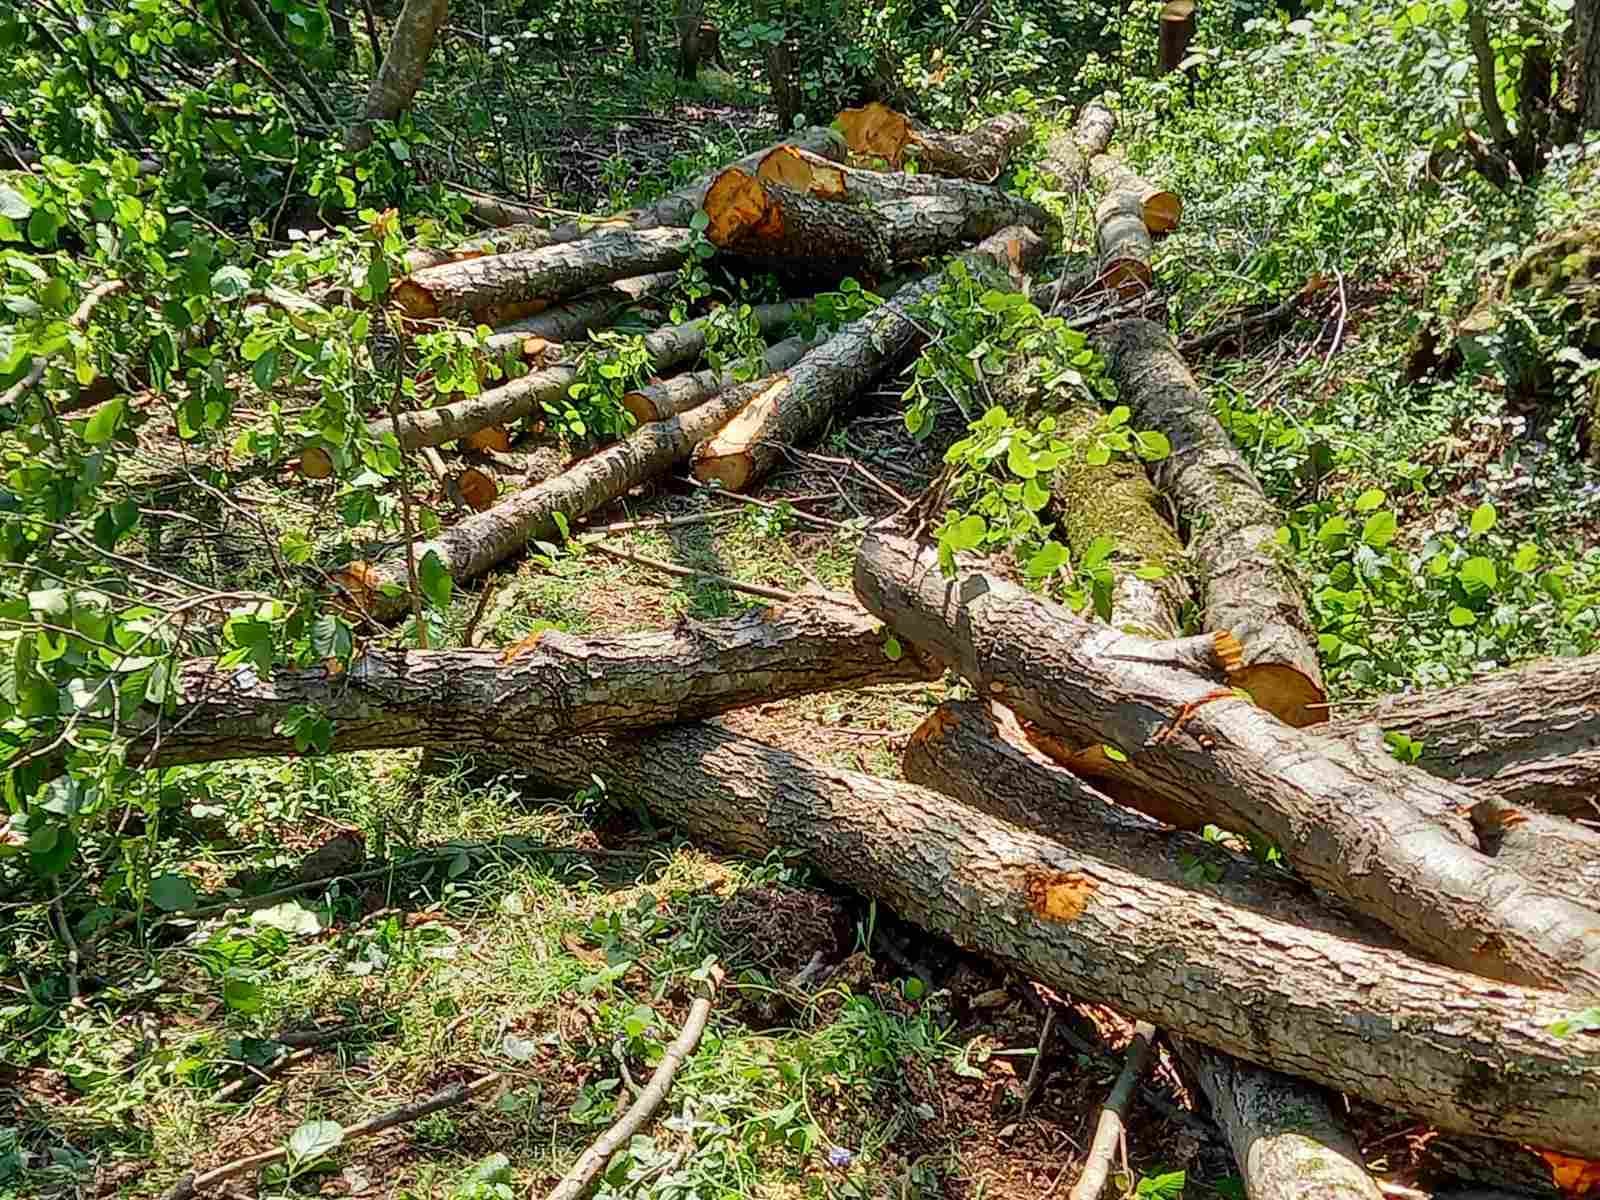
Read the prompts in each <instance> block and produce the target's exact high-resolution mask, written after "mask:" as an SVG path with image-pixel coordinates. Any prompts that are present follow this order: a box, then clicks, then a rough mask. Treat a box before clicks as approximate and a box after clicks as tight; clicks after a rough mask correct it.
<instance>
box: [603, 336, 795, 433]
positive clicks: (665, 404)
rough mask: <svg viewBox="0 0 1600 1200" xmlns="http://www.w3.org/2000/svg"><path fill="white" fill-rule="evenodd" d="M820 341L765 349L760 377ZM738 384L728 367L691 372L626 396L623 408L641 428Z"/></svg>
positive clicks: (790, 340) (790, 341)
mask: <svg viewBox="0 0 1600 1200" xmlns="http://www.w3.org/2000/svg"><path fill="white" fill-rule="evenodd" d="M821 341H822V339H821V338H820V337H813V338H803V337H792V338H786V339H785V340H783V341H781V342H779V343H778V344H777V345H775V346H770V347H768V349H767V352H766V354H764V355H763V356H762V358H761V371H762V374H763V375H772V374H774V373H776V372H778V371H786V370H788V369H789V368H790V367H792V366H794V364H795V363H797V362H799V361H800V359H801V357H802V356H803V355H804V354H805V353H806V352H807V351H808V350H810V349H812V348H813V347H815V346H817V345H819V344H820V343H821ZM738 383H739V377H738V374H737V373H736V372H735V370H734V369H733V368H731V367H729V368H726V369H724V370H721V371H719V370H717V369H715V368H709V369H707V370H704V371H690V372H687V373H685V374H683V375H675V376H673V377H672V378H671V379H663V380H660V381H659V382H657V383H652V384H650V385H649V386H648V387H644V388H640V389H639V390H638V391H636V392H629V393H628V394H627V395H626V396H624V397H623V398H622V404H623V407H625V408H626V409H627V410H628V411H629V412H630V413H632V414H633V419H634V420H635V421H637V422H638V423H639V424H641V425H644V424H647V423H649V422H650V421H664V420H666V419H667V418H668V417H675V416H677V415H678V414H679V413H684V412H688V411H689V410H690V409H691V408H694V407H696V406H697V405H701V404H704V403H705V402H706V401H707V400H709V399H711V397H713V396H715V395H716V394H717V393H718V392H721V391H726V390H727V389H728V388H731V387H736V386H737V385H738Z"/></svg>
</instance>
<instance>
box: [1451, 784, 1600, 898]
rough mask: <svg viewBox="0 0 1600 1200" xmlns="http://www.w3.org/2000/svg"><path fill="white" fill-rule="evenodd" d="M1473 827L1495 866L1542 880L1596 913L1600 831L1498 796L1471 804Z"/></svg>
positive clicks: (1599, 890) (1557, 891)
mask: <svg viewBox="0 0 1600 1200" xmlns="http://www.w3.org/2000/svg"><path fill="white" fill-rule="evenodd" d="M1472 827H1473V828H1474V829H1475V830H1477V833H1478V844H1479V845H1480V846H1481V847H1482V848H1483V852H1484V853H1485V854H1489V855H1492V856H1493V857H1494V859H1495V861H1496V862H1501V863H1504V864H1505V865H1506V866H1508V867H1511V868H1512V869H1513V870H1516V871H1520V872H1521V873H1522V874H1523V875H1526V876H1527V877H1528V878H1529V879H1538V880H1541V881H1542V882H1543V883H1544V884H1545V886H1546V887H1548V888H1550V890H1551V891H1553V892H1555V893H1557V894H1558V895H1562V896H1565V897H1567V899H1569V900H1571V901H1573V902H1574V903H1577V904H1583V905H1586V906H1588V907H1589V908H1594V909H1600V833H1596V832H1595V831H1594V830H1592V829H1587V828H1585V827H1584V826H1582V825H1579V824H1578V823H1577V822H1576V821H1569V820H1567V818H1565V817H1556V816H1551V815H1550V814H1549V813H1542V812H1529V811H1528V810H1527V809H1524V808H1518V807H1516V806H1515V805H1513V804H1509V803H1507V802H1506V801H1505V800H1502V799H1500V797H1498V796H1487V797H1485V798H1484V799H1482V800H1480V801H1478V803H1477V804H1475V805H1473V808H1472Z"/></svg>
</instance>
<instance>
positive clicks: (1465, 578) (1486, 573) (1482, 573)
mask: <svg viewBox="0 0 1600 1200" xmlns="http://www.w3.org/2000/svg"><path fill="white" fill-rule="evenodd" d="M1456 578H1457V579H1459V580H1460V581H1461V586H1462V587H1464V588H1465V589H1466V590H1467V594H1468V595H1469V596H1476V595H1478V594H1479V593H1481V592H1489V591H1493V590H1494V588H1495V586H1496V585H1497V584H1498V583H1499V582H1500V575H1499V573H1498V572H1497V571H1496V570H1495V568H1494V563H1493V561H1491V560H1490V559H1487V558H1484V557H1483V555H1481V554H1476V555H1473V557H1471V558H1469V559H1467V561H1466V562H1464V563H1462V564H1461V565H1460V566H1459V567H1457V568H1456Z"/></svg>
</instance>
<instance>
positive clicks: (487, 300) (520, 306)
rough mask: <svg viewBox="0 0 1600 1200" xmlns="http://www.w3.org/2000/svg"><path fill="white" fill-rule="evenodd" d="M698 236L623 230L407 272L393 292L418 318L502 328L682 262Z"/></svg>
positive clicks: (664, 230) (670, 231) (679, 231)
mask: <svg viewBox="0 0 1600 1200" xmlns="http://www.w3.org/2000/svg"><path fill="white" fill-rule="evenodd" d="M694 236H695V235H694V233H693V232H692V231H690V230H688V229H679V228H661V229H645V230H634V229H616V230H611V231H608V232H602V233H597V234H595V235H594V236H593V237H591V238H586V239H584V240H583V241H579V242H571V243H562V244H556V245H550V246H544V247H541V248H540V249H537V250H518V251H514V252H512V253H510V254H491V255H487V256H485V257H482V258H469V259H464V260H462V261H460V262H450V263H444V264H443V265H441V266H437V267H428V268H426V269H424V270H421V271H416V272H414V273H412V274H410V275H407V276H406V277H405V278H404V279H401V280H399V281H397V282H396V283H395V285H394V287H393V288H392V289H390V296H391V298H392V299H393V300H394V302H395V304H396V305H397V306H398V307H399V309H400V311H401V312H403V313H404V314H405V315H406V316H408V317H411V318H413V319H416V320H430V319H432V318H435V317H468V316H470V317H472V318H473V319H475V320H478V321H481V322H482V323H484V324H487V325H497V324H500V323H501V322H502V321H505V320H513V319H515V318H516V317H519V316H532V315H533V314H534V313H537V312H542V311H544V309H546V308H548V307H550V305H551V304H553V303H555V302H556V301H557V300H562V299H565V298H566V297H568V296H572V295H575V294H576V293H578V292H582V291H584V290H585V289H587V288H592V287H595V286H597V285H599V284H603V283H610V282H612V281H613V280H617V279H628V278H632V277H634V276H638V275H644V274H648V273H650V272H653V271H665V270H670V269H672V268H675V267H679V266H681V265H682V264H683V263H684V262H685V261H687V259H688V257H689V254H690V252H691V250H692V249H693V246H694ZM513 314H514V315H513Z"/></svg>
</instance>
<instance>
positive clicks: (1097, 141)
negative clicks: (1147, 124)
mask: <svg viewBox="0 0 1600 1200" xmlns="http://www.w3.org/2000/svg"><path fill="white" fill-rule="evenodd" d="M1116 131H1117V117H1116V114H1115V113H1113V112H1112V111H1111V110H1110V109H1109V108H1106V107H1105V106H1104V105H1103V104H1100V103H1099V102H1097V101H1093V100H1091V101H1090V102H1089V103H1088V104H1085V105H1084V106H1083V111H1082V112H1080V113H1079V114H1078V122H1077V124H1076V125H1074V126H1073V128H1072V129H1071V130H1070V131H1068V130H1062V131H1060V132H1058V133H1055V134H1053V135H1052V136H1051V138H1050V140H1049V141H1048V142H1047V143H1046V144H1045V150H1044V157H1043V158H1042V159H1040V160H1039V167H1038V170H1039V173H1040V174H1041V175H1043V176H1044V177H1045V178H1046V179H1048V180H1049V181H1050V182H1051V183H1052V184H1053V185H1054V186H1055V188H1056V189H1057V190H1058V191H1063V192H1076V191H1079V190H1081V189H1083V188H1084V187H1086V186H1088V183H1089V163H1090V162H1091V161H1092V160H1093V159H1094V157H1095V155H1097V154H1104V153H1105V151H1106V147H1107V146H1109V145H1110V144H1111V135H1112V134H1114V133H1115V132H1116Z"/></svg>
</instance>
